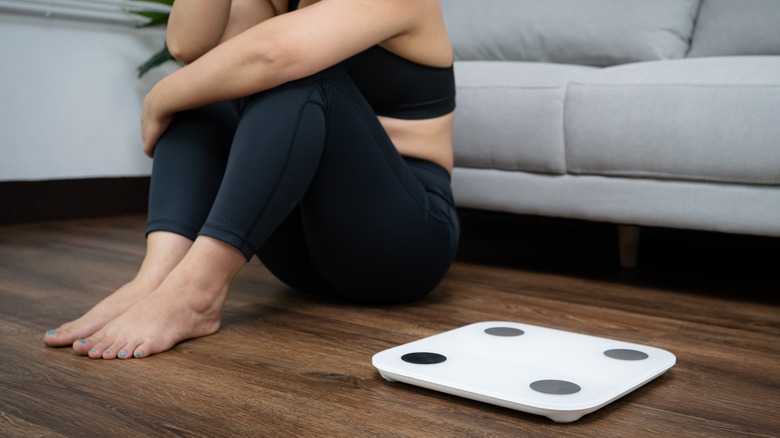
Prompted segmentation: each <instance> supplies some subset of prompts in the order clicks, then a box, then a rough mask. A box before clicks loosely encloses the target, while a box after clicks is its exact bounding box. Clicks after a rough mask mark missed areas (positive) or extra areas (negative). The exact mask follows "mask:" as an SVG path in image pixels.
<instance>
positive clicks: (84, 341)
mask: <svg viewBox="0 0 780 438" xmlns="http://www.w3.org/2000/svg"><path fill="white" fill-rule="evenodd" d="M86 343H87V340H86V339H79V344H86Z"/></svg>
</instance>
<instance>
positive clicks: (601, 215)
mask: <svg viewBox="0 0 780 438" xmlns="http://www.w3.org/2000/svg"><path fill="white" fill-rule="evenodd" d="M442 4H443V6H444V14H445V22H446V24H447V28H448V31H449V33H450V36H451V38H452V41H453V46H454V50H455V57H456V63H455V72H456V84H457V92H458V110H457V113H456V121H455V132H454V135H455V137H454V144H455V164H456V168H455V171H454V174H453V188H454V191H455V198H456V203H457V204H458V205H459V206H460V207H466V208H472V209H479V210H491V211H502V212H511V213H518V214H523V215H541V216H552V217H563V218H574V219H584V220H591V221H600V222H610V223H615V224H618V225H620V227H619V230H620V231H621V247H622V248H623V253H622V254H621V260H622V263H623V264H624V265H627V266H630V265H633V264H634V263H635V261H636V248H637V246H636V245H637V242H638V236H639V227H641V226H654V227H671V228H683V229H697V230H707V231H717V232H726V233H737V234H754V235H764V236H780V0H483V1H478V0H443V1H442Z"/></svg>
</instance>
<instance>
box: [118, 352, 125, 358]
mask: <svg viewBox="0 0 780 438" xmlns="http://www.w3.org/2000/svg"><path fill="white" fill-rule="evenodd" d="M119 355H120V356H121V357H125V356H127V353H125V352H124V351H120V352H119Z"/></svg>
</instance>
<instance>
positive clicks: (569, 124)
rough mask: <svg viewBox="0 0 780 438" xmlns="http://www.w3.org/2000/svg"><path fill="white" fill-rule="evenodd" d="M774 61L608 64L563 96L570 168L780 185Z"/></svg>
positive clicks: (779, 85)
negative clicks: (610, 65)
mask: <svg viewBox="0 0 780 438" xmlns="http://www.w3.org/2000/svg"><path fill="white" fill-rule="evenodd" d="M778 107H780V57H722V58H694V59H687V60H671V61H656V62H646V63H636V64H626V65H622V66H616V67H610V68H606V69H603V70H600V71H597V72H594V73H593V74H590V75H587V76H585V77H583V78H580V79H577V80H574V81H572V83H571V84H570V85H569V88H568V92H567V94H566V109H565V121H564V126H565V138H566V160H567V165H568V169H569V171H570V172H571V173H574V174H590V175H604V176H627V177H639V178H643V177H650V178H665V179H676V180H700V181H716V182H728V183H749V184H780V140H778V139H780V120H779V119H778V118H777V108H778Z"/></svg>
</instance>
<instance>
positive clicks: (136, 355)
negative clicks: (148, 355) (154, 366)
mask: <svg viewBox="0 0 780 438" xmlns="http://www.w3.org/2000/svg"><path fill="white" fill-rule="evenodd" d="M135 357H137V358H139V359H140V358H142V357H143V355H142V354H141V352H140V351H136V352H135Z"/></svg>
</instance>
